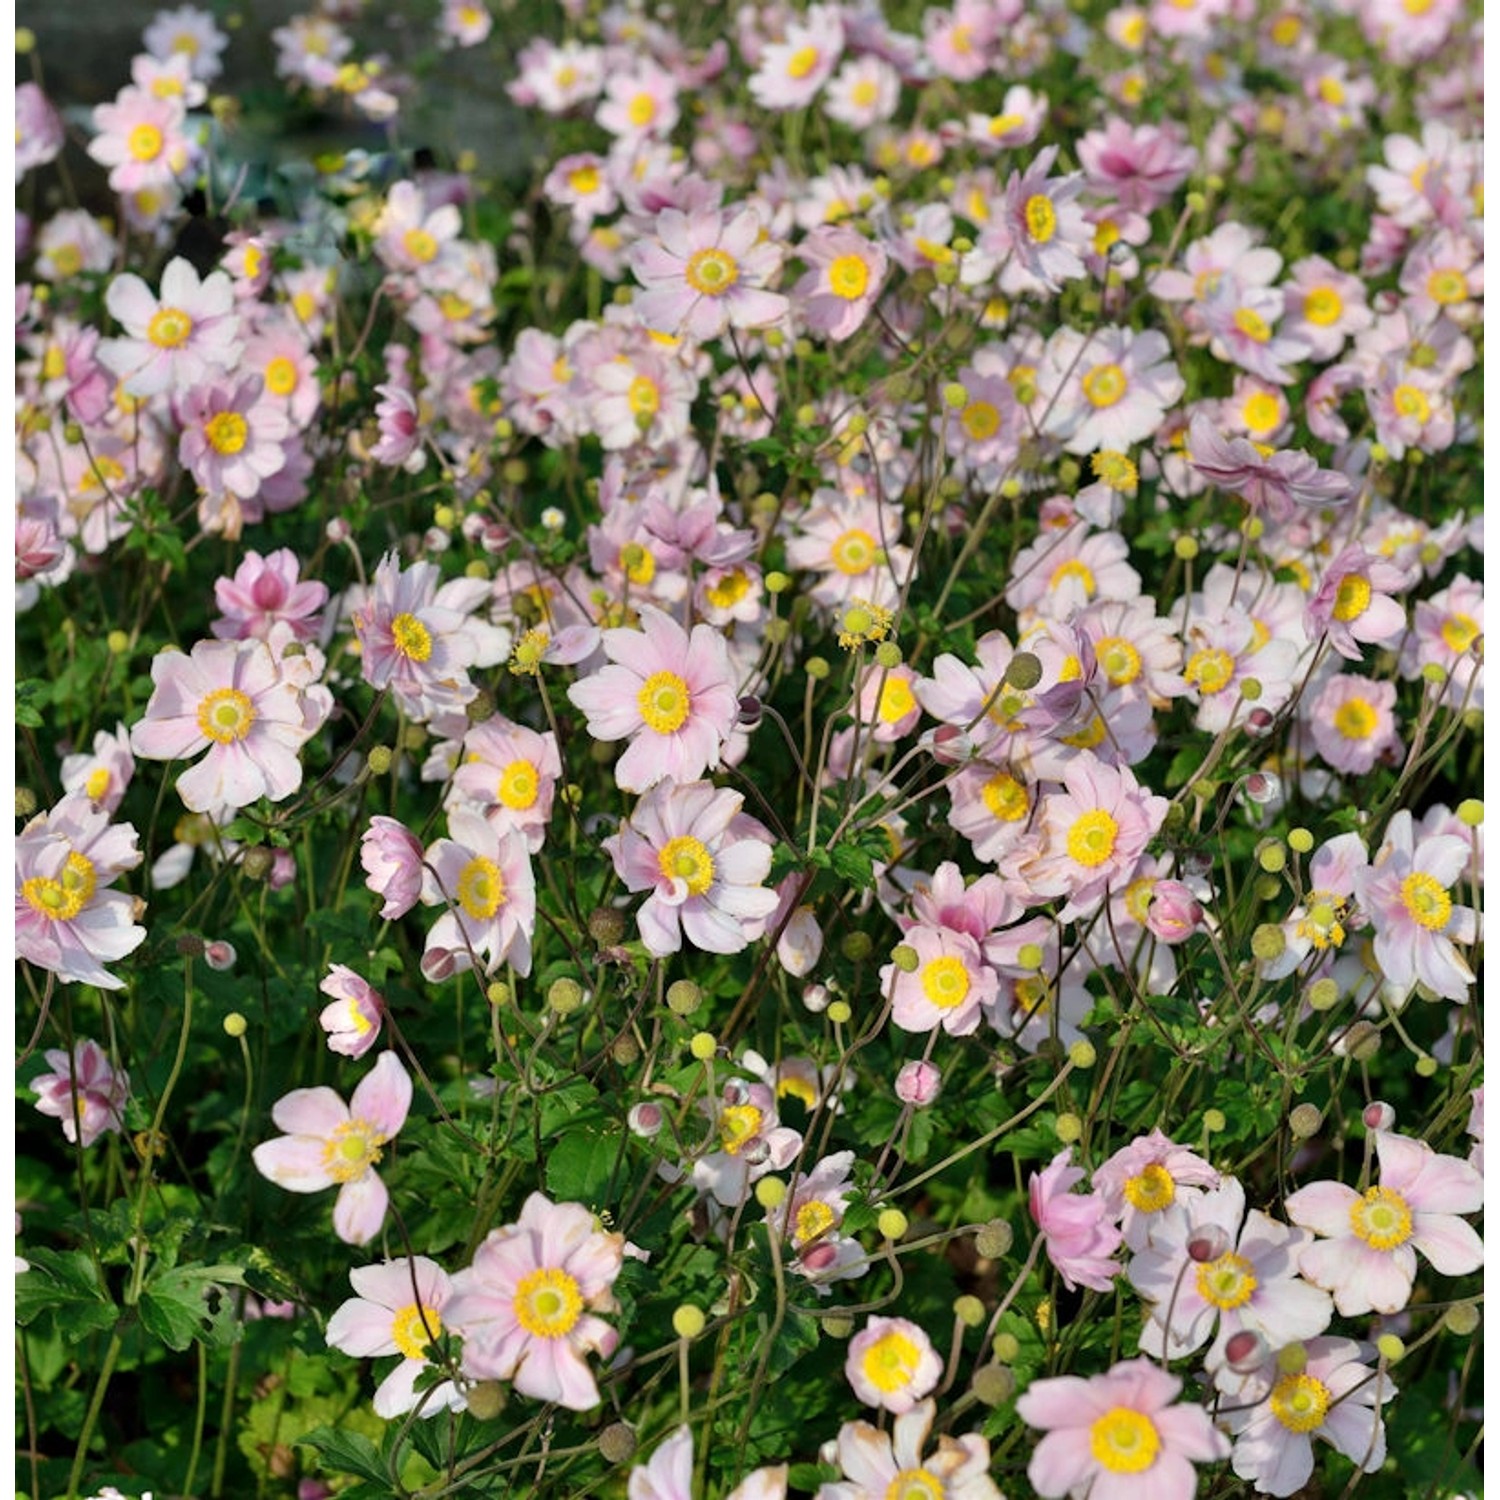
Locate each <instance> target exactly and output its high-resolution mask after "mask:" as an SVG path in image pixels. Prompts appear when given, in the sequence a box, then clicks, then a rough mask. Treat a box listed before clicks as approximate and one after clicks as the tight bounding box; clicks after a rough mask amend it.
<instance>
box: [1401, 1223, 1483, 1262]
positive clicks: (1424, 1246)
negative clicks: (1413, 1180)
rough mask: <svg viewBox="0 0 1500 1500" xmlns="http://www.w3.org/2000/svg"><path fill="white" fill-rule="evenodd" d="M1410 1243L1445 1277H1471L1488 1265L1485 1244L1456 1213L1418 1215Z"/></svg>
mask: <svg viewBox="0 0 1500 1500" xmlns="http://www.w3.org/2000/svg"><path fill="white" fill-rule="evenodd" d="M1410 1243H1411V1245H1412V1246H1413V1248H1414V1249H1417V1250H1420V1251H1421V1252H1422V1254H1423V1255H1425V1256H1426V1257H1427V1259H1428V1260H1429V1261H1430V1262H1431V1264H1432V1269H1433V1270H1434V1271H1438V1272H1441V1273H1442V1275H1444V1276H1467V1275H1468V1274H1469V1272H1470V1271H1477V1270H1478V1269H1479V1268H1480V1266H1482V1265H1483V1264H1484V1241H1483V1240H1482V1239H1480V1237H1479V1235H1478V1234H1477V1233H1476V1232H1475V1230H1474V1229H1473V1228H1472V1227H1471V1226H1470V1225H1468V1224H1465V1223H1464V1221H1463V1220H1462V1219H1459V1218H1455V1217H1454V1216H1453V1215H1452V1214H1428V1213H1418V1214H1416V1215H1414V1216H1413V1229H1412V1237H1411V1241H1410Z"/></svg>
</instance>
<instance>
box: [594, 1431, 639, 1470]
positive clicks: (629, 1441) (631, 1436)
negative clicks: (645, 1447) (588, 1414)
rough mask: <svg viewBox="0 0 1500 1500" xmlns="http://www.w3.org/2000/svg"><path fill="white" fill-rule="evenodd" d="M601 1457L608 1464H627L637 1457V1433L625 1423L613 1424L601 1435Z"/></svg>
mask: <svg viewBox="0 0 1500 1500" xmlns="http://www.w3.org/2000/svg"><path fill="white" fill-rule="evenodd" d="M599 1456H600V1457H601V1458H602V1459H603V1460H604V1462H605V1463H607V1464H616V1465H618V1464H626V1463H629V1462H630V1460H631V1459H632V1458H633V1457H634V1456H635V1433H634V1432H632V1431H631V1430H630V1428H629V1427H628V1426H627V1425H626V1424H625V1423H624V1422H611V1423H610V1424H609V1426H608V1427H606V1428H605V1429H604V1431H603V1432H601V1433H600V1434H599Z"/></svg>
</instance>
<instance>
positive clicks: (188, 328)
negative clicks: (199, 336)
mask: <svg viewBox="0 0 1500 1500" xmlns="http://www.w3.org/2000/svg"><path fill="white" fill-rule="evenodd" d="M192 331H193V320H192V319H191V318H190V317H188V315H187V314H186V313H185V312H183V310H182V309H181V308H180V307H159V308H158V309H157V310H156V311H155V312H154V313H152V314H151V321H150V322H149V323H147V324H146V338H147V339H148V340H149V341H150V342H151V343H153V344H155V345H156V347H157V348H158V349H180V348H181V347H182V346H183V345H184V344H185V343H187V341H188V338H189V336H190V335H191V334H192Z"/></svg>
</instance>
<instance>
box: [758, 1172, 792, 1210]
mask: <svg viewBox="0 0 1500 1500" xmlns="http://www.w3.org/2000/svg"><path fill="white" fill-rule="evenodd" d="M755 1201H756V1202H757V1203H758V1204H760V1206H761V1207H762V1208H780V1207H781V1205H782V1204H783V1203H785V1202H786V1183H785V1182H783V1181H782V1179H781V1178H779V1177H762V1178H761V1179H760V1181H759V1182H757V1183H756V1184H755Z"/></svg>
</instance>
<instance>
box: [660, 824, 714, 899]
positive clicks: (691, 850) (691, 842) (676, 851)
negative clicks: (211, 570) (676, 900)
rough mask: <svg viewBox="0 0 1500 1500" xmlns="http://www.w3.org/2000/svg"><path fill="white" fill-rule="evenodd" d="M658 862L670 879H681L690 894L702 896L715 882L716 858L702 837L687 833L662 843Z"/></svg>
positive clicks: (663, 872)
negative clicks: (697, 837) (698, 837)
mask: <svg viewBox="0 0 1500 1500" xmlns="http://www.w3.org/2000/svg"><path fill="white" fill-rule="evenodd" d="M656 863H657V866H658V868H659V869H660V870H661V872H662V874H663V875H665V876H666V877H667V879H668V880H680V881H681V882H682V883H683V884H684V885H685V886H686V887H687V888H688V894H689V895H693V896H701V895H702V894H703V893H704V892H705V891H706V890H707V889H708V888H709V886H711V885H712V884H713V883H714V860H713V855H711V854H710V853H709V852H708V849H707V847H706V846H705V845H704V843H703V841H702V840H701V839H695V838H691V837H689V836H688V835H686V834H683V835H680V836H679V837H677V838H675V839H669V840H668V841H667V843H665V844H664V845H662V849H661V853H660V854H658V855H657V857H656Z"/></svg>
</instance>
